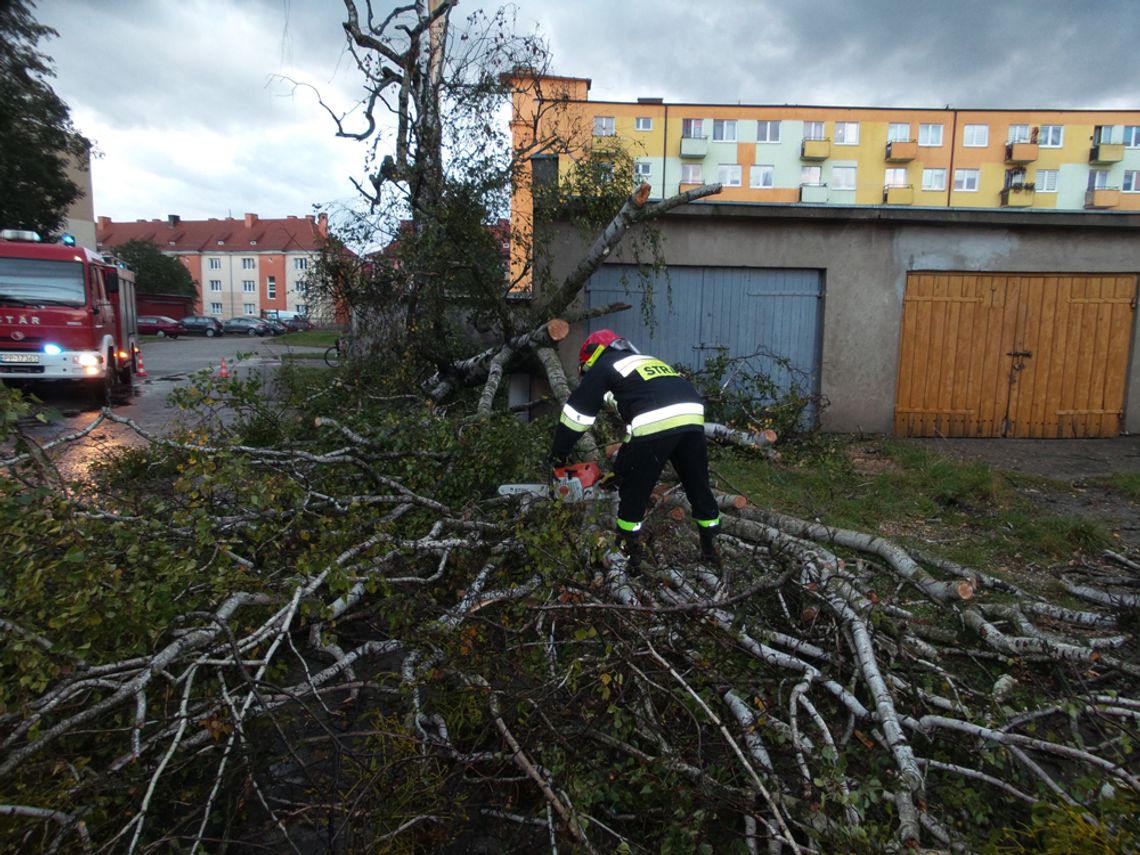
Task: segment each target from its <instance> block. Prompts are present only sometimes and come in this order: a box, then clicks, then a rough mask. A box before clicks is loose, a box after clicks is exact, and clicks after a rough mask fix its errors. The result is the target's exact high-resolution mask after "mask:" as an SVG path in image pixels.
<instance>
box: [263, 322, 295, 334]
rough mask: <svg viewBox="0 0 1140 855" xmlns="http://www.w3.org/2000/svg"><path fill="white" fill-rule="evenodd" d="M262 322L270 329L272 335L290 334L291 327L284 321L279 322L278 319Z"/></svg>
mask: <svg viewBox="0 0 1140 855" xmlns="http://www.w3.org/2000/svg"><path fill="white" fill-rule="evenodd" d="M261 320H262V321H264V322H265V325H266V326H267V327H269V333H270V335H285V333H287V332H289V327H287V326H286V325H285V323H284V322H283V321H279V320H277V319H276V318H262V319H261Z"/></svg>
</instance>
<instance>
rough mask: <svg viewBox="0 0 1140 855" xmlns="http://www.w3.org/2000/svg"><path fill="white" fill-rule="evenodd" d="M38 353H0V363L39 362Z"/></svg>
mask: <svg viewBox="0 0 1140 855" xmlns="http://www.w3.org/2000/svg"><path fill="white" fill-rule="evenodd" d="M39 361H40V355H39V354H38V353H0V362H39Z"/></svg>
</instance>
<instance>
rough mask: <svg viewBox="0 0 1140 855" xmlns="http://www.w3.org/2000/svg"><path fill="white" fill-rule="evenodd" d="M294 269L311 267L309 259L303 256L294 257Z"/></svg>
mask: <svg viewBox="0 0 1140 855" xmlns="http://www.w3.org/2000/svg"><path fill="white" fill-rule="evenodd" d="M293 269H294V270H308V269H309V259H307V258H303V257H301V258H294V259H293Z"/></svg>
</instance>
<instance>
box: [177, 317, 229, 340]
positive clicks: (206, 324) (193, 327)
mask: <svg viewBox="0 0 1140 855" xmlns="http://www.w3.org/2000/svg"><path fill="white" fill-rule="evenodd" d="M182 326H184V327H186V333H187V335H204V336H209V337H210V338H213V337H214V336H216V335H221V334H222V333H224V332H225V327H223V326H222V322H221V321H219V320H218V319H217V318H212V317H210V316H209V315H187V316H186V317H184V318H183V319H182Z"/></svg>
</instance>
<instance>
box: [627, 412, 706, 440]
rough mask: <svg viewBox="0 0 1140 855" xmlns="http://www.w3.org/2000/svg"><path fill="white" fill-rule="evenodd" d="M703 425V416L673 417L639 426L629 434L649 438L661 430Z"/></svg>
mask: <svg viewBox="0 0 1140 855" xmlns="http://www.w3.org/2000/svg"><path fill="white" fill-rule="evenodd" d="M704 423H705V417H704V416H697V415H685V416H674V417H673V418H671V419H662V420H661V421H659V422H650V423H649V424H646V425H639V426H637V427H635V428H634V429H633V430H632V432H631V433H632V435H633V436H651V435H652V434H655V433H661V431H663V430H672V429H673V428H679V427H684V426H685V425H703V424H704Z"/></svg>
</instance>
